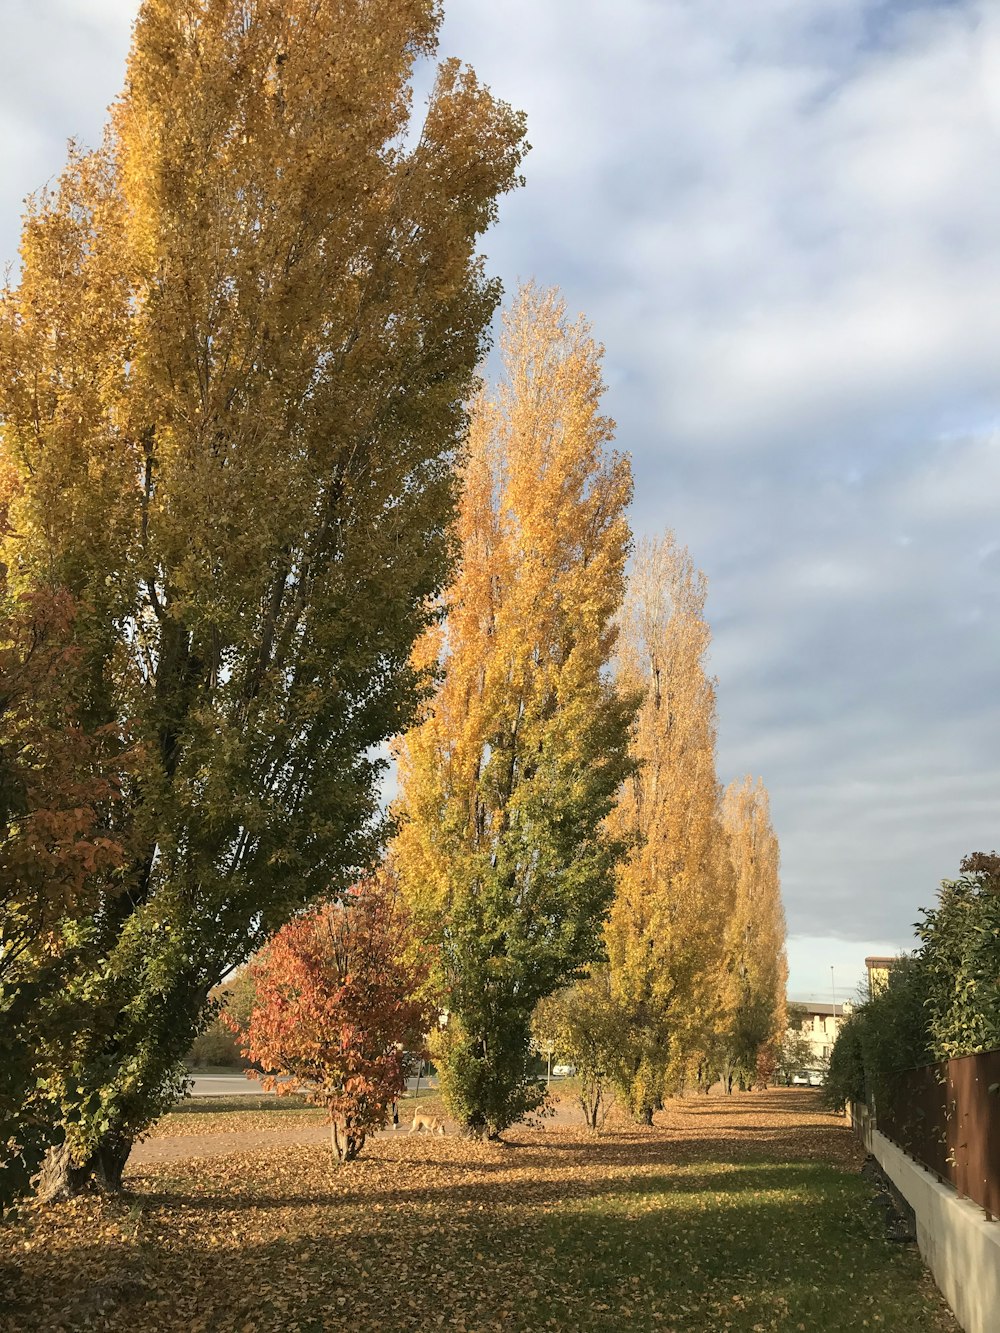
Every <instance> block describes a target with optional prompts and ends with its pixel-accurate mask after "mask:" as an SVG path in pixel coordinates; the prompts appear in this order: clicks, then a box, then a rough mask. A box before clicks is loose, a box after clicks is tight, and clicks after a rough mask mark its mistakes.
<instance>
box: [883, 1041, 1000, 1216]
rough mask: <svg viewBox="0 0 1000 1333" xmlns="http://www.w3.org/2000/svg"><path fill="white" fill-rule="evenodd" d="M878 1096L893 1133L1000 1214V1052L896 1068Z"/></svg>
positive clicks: (919, 1158) (931, 1166)
mask: <svg viewBox="0 0 1000 1333" xmlns="http://www.w3.org/2000/svg"><path fill="white" fill-rule="evenodd" d="M874 1101H875V1106H874V1113H875V1123H876V1125H877V1127H878V1129H879V1130H880V1131H881V1132H882V1133H883V1134H884V1135H885V1136H886V1138H889V1139H892V1141H893V1142H894V1143H895V1144H897V1145H898V1146H899V1147H900V1148H902V1149H903V1151H904V1152H906V1153H909V1155H910V1156H911V1157H913V1158H915V1159H916V1160H917V1161H918V1162H919V1163H920V1164H921V1166H925V1167H926V1168H927V1169H928V1170H929V1171H932V1172H933V1173H934V1174H935V1175H936V1176H938V1178H939V1179H941V1180H946V1181H948V1182H949V1183H950V1184H952V1185H954V1187H955V1189H956V1190H957V1191H958V1193H959V1194H961V1195H963V1196H964V1197H965V1198H967V1199H971V1200H972V1201H973V1202H974V1203H977V1204H979V1206H980V1207H981V1208H984V1209H985V1210H986V1212H987V1213H988V1214H989V1215H990V1216H991V1217H1000V1051H988V1052H986V1053H985V1054H983V1055H966V1056H963V1057H962V1058H961V1059H959V1060H943V1061H942V1062H941V1063H940V1064H936V1065H924V1066H923V1067H922V1068H920V1069H908V1070H907V1071H906V1072H905V1073H903V1074H894V1075H892V1076H891V1077H890V1078H887V1079H886V1081H885V1085H884V1086H883V1087H882V1088H881V1089H880V1090H879V1092H878V1094H877V1095H876V1097H875V1099H874Z"/></svg>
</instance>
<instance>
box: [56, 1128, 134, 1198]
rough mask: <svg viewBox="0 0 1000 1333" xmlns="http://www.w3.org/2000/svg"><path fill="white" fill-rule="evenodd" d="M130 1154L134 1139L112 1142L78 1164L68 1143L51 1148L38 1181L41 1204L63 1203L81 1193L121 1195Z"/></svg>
mask: <svg viewBox="0 0 1000 1333" xmlns="http://www.w3.org/2000/svg"><path fill="white" fill-rule="evenodd" d="M131 1151H132V1140H131V1139H123V1138H115V1139H109V1140H106V1141H105V1142H103V1143H100V1144H99V1145H98V1146H97V1147H96V1148H95V1149H94V1151H93V1152H92V1153H91V1154H90V1156H89V1157H88V1158H87V1159H86V1161H84V1162H83V1163H81V1164H79V1165H77V1164H76V1163H74V1161H73V1157H72V1152H71V1149H70V1146H69V1144H67V1143H60V1144H59V1145H58V1146H57V1147H55V1148H50V1149H49V1151H48V1153H47V1155H46V1157H45V1161H44V1162H43V1163H42V1169H41V1170H40V1171H39V1173H38V1176H37V1178H36V1179H37V1185H36V1193H37V1196H38V1199H39V1202H41V1203H60V1202H62V1201H64V1200H66V1199H75V1198H77V1197H78V1196H79V1195H81V1194H120V1193H121V1189H122V1173H123V1172H124V1170H125V1163H126V1162H127V1161H128V1155H129V1153H130V1152H131Z"/></svg>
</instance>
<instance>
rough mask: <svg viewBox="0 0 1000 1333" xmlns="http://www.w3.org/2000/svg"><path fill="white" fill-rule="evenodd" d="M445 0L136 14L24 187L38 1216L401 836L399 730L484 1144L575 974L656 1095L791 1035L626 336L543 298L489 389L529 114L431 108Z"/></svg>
mask: <svg viewBox="0 0 1000 1333" xmlns="http://www.w3.org/2000/svg"><path fill="white" fill-rule="evenodd" d="M440 22H441V14H440V9H439V6H438V4H437V3H435V0H144V3H142V5H141V6H140V10H139V16H138V19H137V22H136V26H135V30H134V35H133V43H132V49H131V54H130V57H129V63H128V69H127V77H126V82H125V88H124V91H123V92H122V94H121V96H120V97H119V99H118V100H117V101H116V103H115V104H114V106H113V107H112V110H111V116H110V121H109V125H108V129H107V133H106V136H105V139H104V142H103V144H102V145H101V147H100V148H98V149H97V150H96V151H93V152H82V151H79V152H74V153H73V154H72V155H71V159H70V161H69V164H68V166H67V169H66V171H65V172H64V174H63V176H62V177H61V179H60V181H59V183H58V185H57V187H56V188H55V189H54V190H53V191H51V192H47V193H44V194H42V195H40V196H38V197H37V198H35V199H34V200H32V201H31V202H30V204H29V209H28V213H27V216H26V219H25V225H24V231H23V238H22V245H21V257H20V267H19V271H18V273H17V275H16V279H15V280H14V281H13V282H11V283H10V284H9V285H8V286H7V288H5V289H4V291H3V293H2V298H0V890H2V892H0V1158H2V1165H3V1168H4V1170H3V1173H2V1181H3V1183H2V1186H0V1205H2V1204H4V1203H5V1202H6V1201H8V1200H9V1199H10V1198H11V1197H13V1195H15V1194H16V1193H17V1192H18V1191H19V1190H24V1189H25V1188H27V1186H28V1183H29V1181H30V1180H31V1178H32V1177H33V1176H34V1175H35V1173H36V1172H37V1170H38V1168H39V1165H40V1164H41V1163H42V1162H43V1161H44V1170H43V1173H42V1175H41V1177H40V1184H41V1188H42V1191H43V1193H44V1194H45V1195H47V1196H49V1197H57V1196H60V1195H67V1194H72V1193H74V1192H76V1191H79V1190H83V1189H87V1188H91V1187H93V1186H94V1185H95V1184H96V1185H99V1186H102V1187H105V1188H110V1189H114V1188H116V1187H117V1186H118V1185H120V1182H121V1175H122V1170H123V1167H124V1164H125V1161H126V1159H127V1157H128V1154H129V1151H130V1149H131V1146H132V1144H133V1142H134V1141H135V1139H136V1138H137V1137H138V1136H139V1135H140V1134H142V1133H143V1132H144V1131H145V1130H146V1129H147V1128H148V1127H149V1125H150V1124H151V1123H152V1122H153V1121H154V1120H155V1119H156V1118H157V1117H158V1116H159V1115H160V1114H161V1112H162V1110H163V1109H164V1108H165V1107H166V1106H168V1105H169V1104H171V1103H172V1102H173V1100H174V1098H175V1097H176V1095H177V1093H178V1091H179V1089H180V1088H181V1087H182V1086H183V1082H184V1056H185V1054H186V1052H187V1051H188V1049H189V1048H190V1045H191V1042H192V1039H193V1037H194V1036H195V1034H196V1033H197V1032H198V1031H199V1029H200V1028H201V1027H202V1026H203V1025H204V1023H205V1022H206V1015H207V1014H208V1012H209V1008H208V1006H209V996H210V994H211V993H212V991H213V989H214V988H215V987H216V986H217V985H218V984H219V982H220V981H221V980H222V979H223V978H225V977H226V976H228V975H230V974H231V973H232V971H233V969H234V968H237V967H239V966H240V965H241V964H242V963H243V962H244V961H245V960H247V959H248V958H250V957H251V956H252V955H254V954H255V953H256V952H257V951H258V950H259V949H260V947H261V945H262V944H263V943H264V942H265V941H266V940H267V939H268V938H269V937H271V936H272V935H273V933H274V932H275V930H277V929H278V928H280V927H281V926H283V925H284V924H285V923H286V922H287V921H289V920H291V919H293V918H295V917H296V916H297V915H298V914H299V913H300V912H301V911H302V910H303V909H304V908H305V907H307V905H308V904H310V903H312V902H314V901H316V900H319V899H323V898H330V897H333V898H335V899H336V898H342V897H343V896H344V895H345V893H346V890H347V889H348V887H349V886H350V885H351V884H353V883H355V882H356V881H357V880H359V879H360V878H361V877H362V876H363V875H364V874H365V873H366V872H367V871H368V870H369V869H370V868H371V866H372V865H373V863H374V862H376V861H378V859H379V858H380V856H381V855H382V851H383V848H384V845H385V841H386V836H387V834H388V832H389V825H388V821H387V819H386V817H385V815H384V812H383V810H382V806H381V784H382V774H383V769H384V762H383V761H382V760H380V757H379V756H380V753H382V747H383V746H384V744H385V743H386V742H387V741H388V740H390V738H393V737H402V738H403V739H402V740H399V741H398V742H397V744H398V751H399V753H398V758H399V772H400V782H401V796H400V806H399V810H398V811H397V812H396V813H397V820H396V824H395V827H396V830H397V833H396V837H395V841H394V844H393V847H392V858H393V860H394V861H395V863H396V865H397V868H398V875H399V878H400V880H401V883H402V885H403V886H404V890H405V896H406V899H407V902H408V903H409V906H410V911H411V914H412V917H413V920H414V925H415V928H417V931H418V934H417V937H418V938H419V939H420V940H421V942H422V947H423V948H425V949H426V950H428V951H429V954H430V955H431V957H432V963H433V967H432V985H433V987H434V991H435V996H436V999H437V1002H438V1003H439V1005H440V1007H441V1009H442V1010H446V1011H447V1013H448V1015H449V1021H448V1025H447V1027H445V1028H444V1029H443V1030H442V1033H441V1036H440V1043H441V1049H440V1051H439V1056H440V1060H441V1066H442V1070H443V1076H444V1083H445V1088H446V1091H447V1093H448V1096H449V1099H450V1101H451V1104H452V1106H453V1107H454V1108H455V1109H456V1110H457V1112H458V1113H459V1114H460V1116H461V1117H462V1119H463V1120H464V1121H465V1122H466V1123H467V1124H468V1125H469V1126H470V1127H472V1128H475V1129H478V1130H481V1131H487V1132H498V1131H499V1130H500V1129H502V1128H503V1127H504V1125H506V1124H508V1123H510V1122H511V1120H512V1119H515V1118H516V1117H517V1116H518V1115H519V1114H521V1113H523V1111H524V1110H526V1109H528V1107H529V1106H530V1105H531V1103H532V1100H533V1098H534V1097H535V1095H536V1094H535V1091H534V1089H533V1087H532V1086H531V1085H530V1080H529V1079H528V1074H527V1071H528V1060H529V1057H530V1042H531V1021H532V1014H533V1012H534V1010H535V1008H536V1004H537V1002H538V1001H539V1000H540V999H541V998H543V997H545V996H547V995H550V994H551V993H553V992H554V991H557V990H558V989H559V988H560V987H563V986H565V985H566V984H567V983H568V982H571V981H572V980H573V979H574V978H576V977H579V976H581V975H582V974H583V973H584V972H585V971H586V970H587V969H588V967H590V966H591V965H592V964H595V963H596V962H597V960H599V959H600V958H601V957H602V956H604V955H605V954H606V955H607V957H608V959H609V963H608V967H609V969H610V975H611V976H612V978H613V984H614V986H615V987H616V988H617V989H616V994H619V995H620V996H621V998H622V1003H623V1004H626V1003H627V1004H629V1005H631V1006H632V1009H631V1017H630V1018H629V1020H628V1025H627V1027H626V1028H625V1029H623V1041H627V1042H630V1043H635V1051H636V1054H637V1060H638V1063H637V1066H636V1070H637V1074H636V1077H637V1078H639V1077H640V1075H641V1079H643V1080H646V1081H647V1082H648V1083H649V1086H650V1088H651V1089H652V1091H651V1092H650V1093H646V1092H642V1093H641V1094H637V1097H636V1105H637V1107H638V1108H639V1109H642V1107H644V1106H645V1105H646V1104H647V1103H648V1102H649V1101H650V1098H651V1097H652V1096H654V1095H655V1087H654V1083H655V1078H656V1077H659V1075H658V1074H654V1073H653V1072H650V1071H654V1070H656V1069H667V1068H668V1067H670V1068H673V1067H674V1065H676V1063H677V1060H678V1059H680V1058H681V1057H680V1054H679V1053H680V1052H681V1051H682V1050H683V1051H684V1052H693V1051H694V1044H693V1038H691V1039H689V1036H688V1035H687V1034H689V1033H694V1032H695V1031H697V1032H698V1033H699V1034H703V1033H707V1032H714V1029H712V1028H711V1023H712V1022H713V1021H715V1020H716V1019H718V1018H719V1015H720V1014H723V1013H726V1014H731V1013H738V1014H739V1015H740V1021H741V1022H742V1021H743V1020H744V1019H745V1018H747V1016H749V1015H750V1014H752V1013H754V1012H755V1009H754V1005H756V1004H757V1003H758V1000H759V1002H760V1006H761V1012H762V1013H763V1012H764V1010H767V1012H768V1013H769V1014H770V1015H771V1018H770V1019H769V1020H768V1021H772V1019H773V1014H774V1012H775V1006H776V1005H777V1003H778V1001H777V1000H776V999H775V998H774V995H771V994H770V992H767V986H766V984H765V980H766V978H765V973H767V969H768V968H770V969H771V974H774V975H777V973H778V972H780V966H781V964H780V940H779V938H778V936H779V935H780V920H779V913H780V909H779V906H778V903H777V880H776V870H775V863H776V855H775V852H774V847H773V837H772V835H771V834H770V832H769V829H768V827H767V819H766V807H765V804H764V801H763V797H762V796H761V794H760V793H759V792H755V791H753V790H751V789H747V790H743V789H739V790H738V791H736V792H734V793H732V794H730V796H729V797H728V798H727V799H726V800H725V801H722V802H720V800H719V797H718V793H717V791H716V784H715V777H714V770H713V765H712V758H711V751H712V745H711V733H712V707H711V687H710V686H709V685H708V683H707V682H706V681H705V680H704V676H703V674H701V675H699V674H698V673H699V672H700V671H701V666H700V665H699V664H700V663H701V661H702V658H703V654H704V647H705V643H707V638H705V636H704V626H703V623H702V620H701V600H700V599H701V598H702V597H703V589H702V587H701V584H700V582H699V580H698V579H697V577H696V576H695V575H694V574H693V573H692V572H691V571H690V569H689V567H688V566H687V564H686V563H685V559H684V557H683V556H682V555H681V554H680V553H677V552H675V551H674V550H673V548H672V547H671V546H669V544H668V545H667V546H663V547H660V548H656V549H655V550H652V551H650V552H640V553H639V557H638V560H637V564H636V572H635V576H634V578H633V580H632V583H631V585H630V586H631V591H630V592H629V594H628V597H627V600H626V610H625V614H624V619H623V620H622V621H621V624H622V625H623V627H624V628H623V630H622V632H621V633H619V618H620V615H621V612H622V603H623V598H624V597H625V566H626V559H627V556H628V553H629V549H630V536H629V529H628V524H627V520H626V517H625V513H626V507H627V505H628V502H629V497H630V493H631V481H630V475H629V468H628V465H627V462H626V461H625V460H624V459H623V458H621V457H619V456H617V455H615V454H614V453H613V452H611V451H610V447H609V446H610V441H611V433H612V427H611V423H610V422H609V421H608V420H607V419H606V418H605V417H603V416H602V415H601V412H600V395H601V391H602V386H601V378H600V365H599V359H600V358H599V354H598V350H597V349H596V348H595V346H594V345H593V343H592V341H591V339H590V337H589V334H588V333H587V330H586V328H585V327H584V326H583V325H582V324H577V325H572V324H570V323H568V322H567V321H566V318H565V315H564V312H563V310H562V308H561V306H560V305H559V303H558V301H557V300H556V299H555V298H554V297H552V296H549V295H545V294H542V293H538V292H535V291H531V290H529V291H528V292H526V293H525V294H524V295H523V296H522V298H521V300H520V301H519V303H518V304H517V306H516V308H515V310H514V312H513V313H512V315H511V316H510V319H509V322H508V328H507V335H506V344H505V358H506V362H505V363H506V367H507V373H506V379H505V380H504V382H503V385H502V386H501V388H500V389H498V390H497V391H496V392H495V393H494V394H480V396H479V397H476V384H477V379H476V375H477V367H479V366H480V365H481V364H482V361H483V357H484V355H485V354H486V352H487V350H488V347H489V335H488V330H489V327H490V324H491V321H492V318H493V315H494V312H495V310H496V307H497V304H498V301H499V287H498V284H497V283H496V282H495V281H494V280H491V279H490V278H489V277H488V276H487V275H486V273H485V271H484V267H483V261H482V259H481V257H480V256H479V255H478V254H477V246H478V241H479V237H480V236H481V235H482V233H483V232H484V230H485V229H486V228H487V227H488V226H489V225H490V224H491V223H492V221H493V220H494V218H495V216H496V211H497V204H498V200H499V199H500V198H501V197H502V196H503V195H504V193H505V192H507V191H509V190H511V189H512V188H514V187H515V186H516V185H517V184H519V180H520V178H519V174H518V173H519V170H520V163H521V159H522V156H523V152H524V149H525V144H524V123H523V118H522V117H521V116H520V115H519V114H518V113H516V112H514V111H512V110H511V108H510V107H508V106H507V105H506V104H504V103H502V102H499V101H497V100H496V99H495V98H494V97H493V96H492V95H491V94H490V93H489V92H488V90H486V89H485V88H483V87H482V86H481V85H480V84H479V82H478V81H477V79H476V77H475V75H474V73H473V72H472V71H471V70H469V69H468V68H465V67H462V66H460V65H459V64H457V63H456V62H451V61H449V62H444V63H443V64H441V65H440V66H439V68H438V72H437V78H436V81H435V82H434V85H433V89H432V91H431V93H430V96H429V100H428V103H427V106H426V108H425V110H424V112H423V115H422V118H421V119H420V122H419V124H414V117H413V115H412V83H413V78H414V72H415V67H416V66H417V64H418V63H420V64H421V65H422V67H423V68H426V67H427V64H428V62H430V61H431V60H433V58H434V57H435V54H436V43H437V35H438V30H439V26H440ZM456 522H457V528H456ZM456 555H457V556H458V562H457V564H456V562H455V556H456ZM456 569H457V571H458V572H457V573H456V572H455V570H456ZM644 608H645V609H644ZM682 626H683V627H684V633H683V634H681V633H680V632H679V631H680V628H681V627H682ZM699 626H700V628H699ZM699 635H701V636H702V638H701V639H700V640H699V638H698V636H699ZM699 645H700V646H699ZM651 654H652V656H651ZM682 662H685V663H687V666H685V667H682V666H681V663H682ZM685 671H687V672H688V675H685V674H684V672H685ZM691 673H694V674H693V675H692V674H691ZM434 681H437V685H436V686H434V687H433V688H432V687H431V683H432V682H434ZM657 738H659V739H657ZM664 746H665V747H666V748H663V747H664ZM657 747H660V748H657ZM699 756H700V757H699ZM723 833H724V836H723ZM723 849H728V850H727V851H725V852H724V850H723ZM616 895H617V896H616ZM609 913H610V915H609ZM605 923H607V924H605ZM768 932H770V933H768ZM718 978H721V980H720V981H719V984H718V985H716V979H718ZM772 980H774V976H772ZM723 982H724V983H725V984H724V985H723ZM733 987H735V988H736V991H737V993H738V995H737V999H735V1000H731V999H730V998H726V1000H725V1005H724V1006H723V1007H721V1008H720V1006H719V1004H718V1003H717V1000H718V996H719V995H720V994H723V995H725V996H726V997H729V996H730V991H731V990H732V988H733ZM727 988H728V989H727ZM740 988H742V989H740ZM768 995H769V996H770V998H766V997H767V996H768ZM679 997H680V998H679ZM747 997H750V998H751V999H752V1000H753V1003H752V1004H751V1003H744V1002H743V1001H744V999H746V998H747ZM762 997H763V998H762ZM768 1005H770V1009H767V1006H768ZM725 1006H728V1007H725ZM622 1012H623V1014H624V1013H626V1011H625V1010H623V1011H622ZM665 1016H666V1017H665ZM761 1021H762V1022H763V1019H762V1020H761ZM765 1026H766V1024H765ZM731 1027H732V1024H730V1026H729V1027H727V1028H726V1029H725V1032H724V1033H723V1034H722V1035H720V1038H719V1039H720V1041H729V1040H730V1039H731V1038H732V1036H733V1034H732V1032H731V1030H730V1029H731ZM699 1040H702V1037H701V1036H699ZM740 1040H742V1038H741V1039H740ZM706 1049H707V1047H706ZM713 1049H714V1048H713ZM727 1049H728V1048H727ZM733 1049H736V1048H735V1047H734V1048H733ZM684 1058H687V1056H685V1057H684ZM671 1062H672V1063H671ZM636 1086H637V1088H638V1087H639V1086H640V1084H639V1083H637V1084H636ZM645 1086H646V1084H645V1083H643V1084H642V1087H645Z"/></svg>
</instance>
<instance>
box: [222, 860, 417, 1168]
mask: <svg viewBox="0 0 1000 1333" xmlns="http://www.w3.org/2000/svg"><path fill="white" fill-rule="evenodd" d="M407 942H408V929H407V919H406V916H405V914H404V912H403V910H402V906H401V903H400V900H399V896H398V894H397V892H396V888H395V884H394V882H393V881H392V880H391V879H390V878H389V877H388V876H386V875H380V876H375V877H373V878H371V879H368V880H365V881H363V882H362V883H361V884H359V885H357V886H356V887H355V888H354V889H352V890H351V892H350V893H349V894H348V896H347V898H346V900H344V901H335V902H331V903H326V904H324V905H323V906H321V907H319V908H317V909H316V910H315V911H312V912H309V913H308V914H306V915H304V916H300V917H297V918H296V919H295V920H294V921H290V922H289V923H288V925H286V926H285V927H284V928H283V929H282V930H280V931H279V932H278V934H277V935H276V936H275V937H274V938H273V939H272V940H271V942H270V943H269V944H268V945H266V946H265V948H264V949H263V950H262V951H261V953H260V954H259V955H258V956H257V958H256V959H255V960H254V962H253V963H251V965H250V973H251V976H252V979H253V984H254V987H255V994H256V1004H255V1008H254V1010H253V1013H252V1014H251V1016H250V1020H249V1023H248V1024H247V1026H246V1028H245V1030H243V1032H242V1034H241V1035H242V1046H243V1053H244V1055H245V1056H246V1057H247V1059H249V1060H253V1061H255V1062H256V1063H257V1064H260V1065H262V1066H263V1068H264V1071H265V1077H264V1086H265V1087H266V1088H268V1089H269V1090H271V1091H273V1092H277V1093H278V1094H288V1093H294V1092H305V1094H306V1096H307V1097H308V1098H309V1100H310V1101H312V1102H314V1103H316V1104H318V1105H320V1106H323V1107H325V1108H326V1111H327V1114H328V1116H329V1120H330V1126H331V1139H332V1145H333V1151H334V1155H335V1156H336V1157H337V1159H338V1160H339V1161H342V1162H350V1161H353V1159H354V1158H355V1157H357V1156H358V1154H359V1153H360V1152H361V1150H362V1148H363V1147H364V1144H365V1138H366V1137H367V1135H368V1134H369V1133H370V1132H371V1131H372V1130H374V1129H381V1128H382V1126H383V1125H384V1124H385V1123H386V1119H387V1114H388V1108H389V1105H390V1103H391V1102H392V1100H393V1098H395V1097H397V1096H398V1095H399V1094H400V1093H401V1092H402V1091H403V1090H404V1088H405V1087H406V1063H407V1057H406V1050H410V1051H412V1050H414V1049H415V1048H422V1045H423V1034H424V1032H425V1030H426V1027H427V1023H428V1021H429V1014H428V1010H427V1007H426V1005H425V1003H424V1002H423V1001H422V1000H419V999H417V998H416V995H417V992H418V991H419V990H420V988H421V987H422V986H423V984H424V982H425V981H426V967H425V966H423V965H422V964H421V963H419V962H414V961H413V960H412V952H411V951H408V950H407ZM231 1026H233V1027H234V1029H235V1028H236V1027H237V1025H236V1023H235V1022H232V1021H231Z"/></svg>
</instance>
